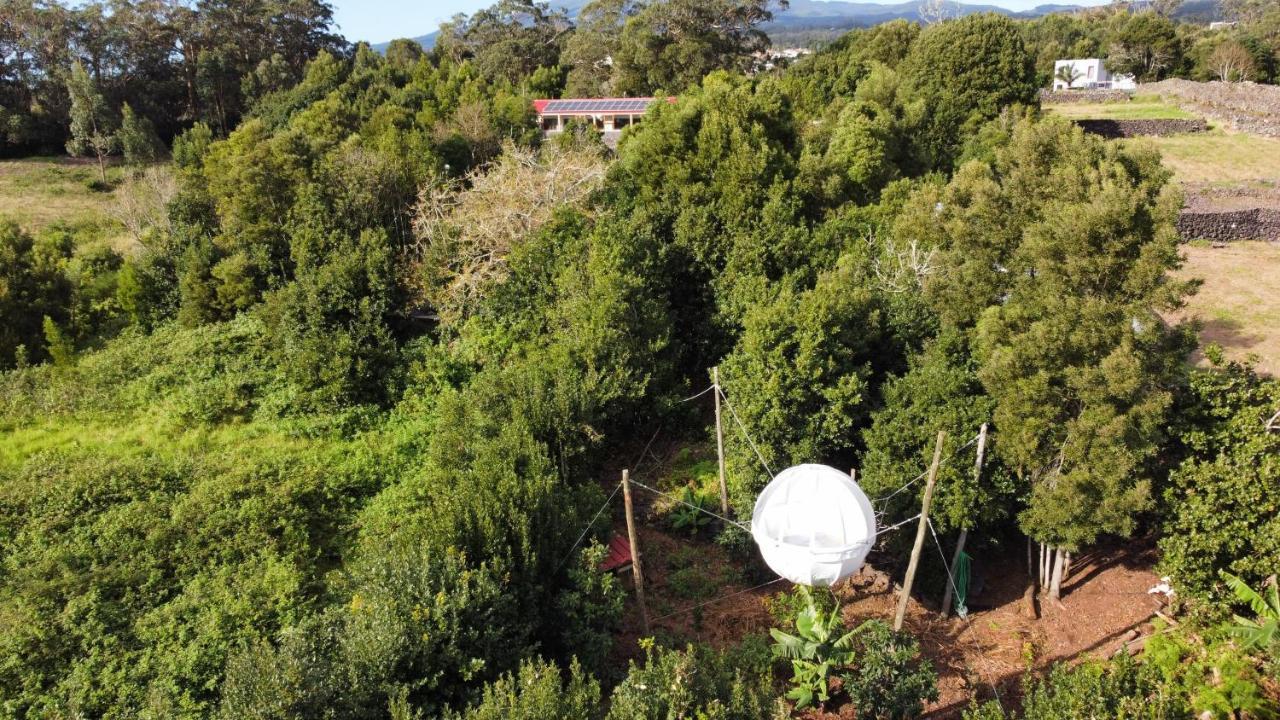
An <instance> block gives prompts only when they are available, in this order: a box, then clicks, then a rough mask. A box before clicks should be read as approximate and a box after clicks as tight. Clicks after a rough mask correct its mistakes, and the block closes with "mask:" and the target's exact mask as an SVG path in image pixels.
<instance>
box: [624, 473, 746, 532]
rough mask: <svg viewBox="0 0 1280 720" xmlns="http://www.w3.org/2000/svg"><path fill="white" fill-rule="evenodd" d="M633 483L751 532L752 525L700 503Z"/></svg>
mask: <svg viewBox="0 0 1280 720" xmlns="http://www.w3.org/2000/svg"><path fill="white" fill-rule="evenodd" d="M631 484H632V485H635V486H637V487H642V488H644V489H645V490H648V491H649V492H651V493H655V494H657V495H661V496H662V497H664V498H667V499H668V500H672V501H674V502H678V503H680V504H681V505H684V506H685V507H689V508H693V509H694V510H697V511H698V512H704V513H706V514H708V515H710V516H711V517H713V518H717V519H720V520H723V521H725V522H727V523H729V524H730V525H737V526H738V527H740V528H742V529H743V530H746V531H747V532H751V527H750V526H748V525H743V524H742V523H740V522H737V521H736V520H730V519H729V518H727V517H725V516H723V515H721V514H719V513H713V512H711V511H710V510H708V509H706V508H704V507H700V506H698V505H694V504H693V503H689V502H685V501H684V500H682V499H680V498H678V497H676V496H675V495H671V494H668V493H664V492H662V491H661V490H659V489H657V488H652V487H649V486H648V485H645V484H644V483H642V482H640V481H639V480H631Z"/></svg>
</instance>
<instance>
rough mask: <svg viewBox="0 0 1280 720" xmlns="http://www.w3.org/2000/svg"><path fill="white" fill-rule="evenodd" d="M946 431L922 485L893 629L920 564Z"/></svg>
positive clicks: (902, 613)
mask: <svg viewBox="0 0 1280 720" xmlns="http://www.w3.org/2000/svg"><path fill="white" fill-rule="evenodd" d="M946 439H947V433H946V431H942V430H940V431H938V442H937V444H936V445H935V446H934V448H933V464H932V465H930V466H929V480H928V482H926V483H925V486H924V502H923V503H921V505H920V524H919V525H917V526H916V544H915V546H914V547H912V548H911V562H909V563H907V576H906V577H905V578H903V580H902V596H901V597H899V598H898V613H897V615H895V616H894V618H893V629H894V630H901V629H902V622H903V621H904V620H906V619H907V601H909V600H910V599H911V585H912V584H913V583H914V582H915V579H916V567H917V566H919V564H920V551H921V550H923V549H924V531H925V528H926V527H928V525H929V506H930V505H931V504H933V486H934V484H935V483H937V481H938V465H939V464H940V463H941V462H942V442H943V441H944V440H946Z"/></svg>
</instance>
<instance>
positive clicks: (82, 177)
mask: <svg viewBox="0 0 1280 720" xmlns="http://www.w3.org/2000/svg"><path fill="white" fill-rule="evenodd" d="M123 175H124V171H123V170H122V169H121V168H119V167H109V168H107V179H108V181H109V182H110V183H111V185H112V188H114V187H117V186H118V185H119V182H120V180H121V178H122V177H123ZM100 177H101V176H100V175H99V172H98V166H97V164H96V163H94V162H92V161H86V160H79V159H72V158H67V157H33V158H23V159H21V160H0V216H4V217H9V218H12V219H13V220H16V221H17V222H18V224H19V225H21V226H22V227H24V228H25V229H27V230H30V231H33V232H34V231H39V230H42V229H44V228H46V227H48V226H49V225H52V224H53V223H55V222H66V223H72V224H75V223H83V222H92V223H103V222H112V219H111V218H112V216H111V208H112V206H113V204H114V202H115V190H114V189H111V190H107V191H101V190H95V189H93V187H92V185H93V183H94V181H96V180H99V179H100Z"/></svg>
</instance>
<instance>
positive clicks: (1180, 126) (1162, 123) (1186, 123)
mask: <svg viewBox="0 0 1280 720" xmlns="http://www.w3.org/2000/svg"><path fill="white" fill-rule="evenodd" d="M1075 123H1076V124H1077V125H1079V126H1080V127H1082V128H1084V131H1085V132H1088V133H1093V134H1094V135H1101V136H1102V137H1104V138H1109V139H1110V138H1129V137H1140V136H1143V135H1155V136H1160V137H1163V136H1165V135H1182V134H1184V133H1198V132H1205V131H1206V130H1208V129H1209V124H1208V123H1206V122H1205V121H1204V120H1201V119H1199V118H1196V119H1178V120H1174V119H1168V120H1096V119H1090V120H1076V121H1075Z"/></svg>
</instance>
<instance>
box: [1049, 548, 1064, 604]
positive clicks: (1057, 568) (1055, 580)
mask: <svg viewBox="0 0 1280 720" xmlns="http://www.w3.org/2000/svg"><path fill="white" fill-rule="evenodd" d="M1066 554H1067V553H1066V551H1065V550H1063V549H1062V548H1055V549H1054V551H1053V573H1052V574H1051V575H1050V577H1049V597H1051V598H1053V599H1054V600H1058V599H1060V598H1061V596H1062V561H1063V558H1064V557H1065V556H1066Z"/></svg>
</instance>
